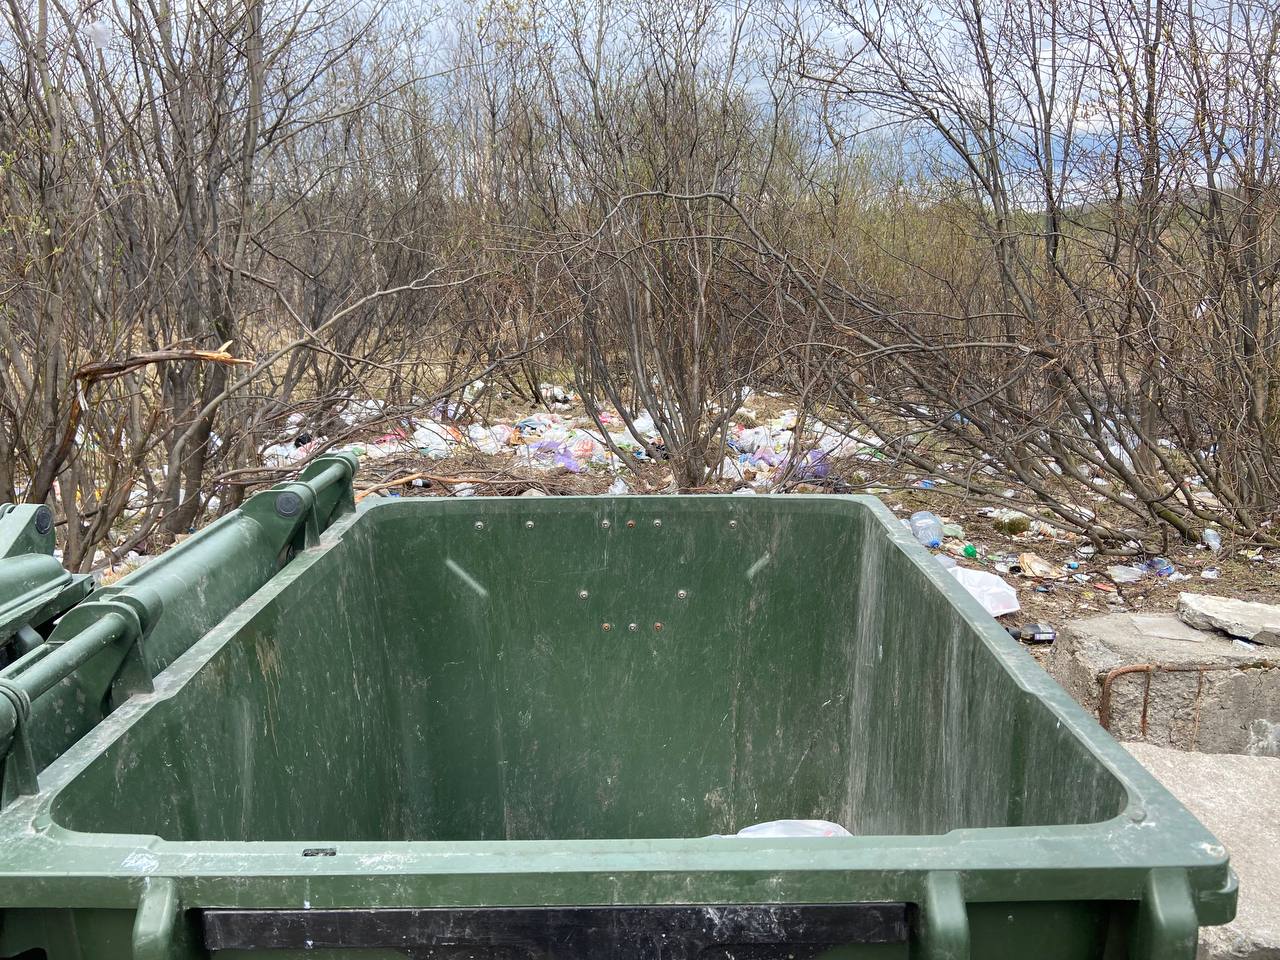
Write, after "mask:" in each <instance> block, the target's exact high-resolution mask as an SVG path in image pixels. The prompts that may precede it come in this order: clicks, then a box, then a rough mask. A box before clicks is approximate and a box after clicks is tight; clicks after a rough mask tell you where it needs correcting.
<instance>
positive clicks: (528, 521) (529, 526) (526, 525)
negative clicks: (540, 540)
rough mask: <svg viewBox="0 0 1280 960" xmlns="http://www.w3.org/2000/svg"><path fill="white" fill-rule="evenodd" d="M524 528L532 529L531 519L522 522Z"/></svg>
mask: <svg viewBox="0 0 1280 960" xmlns="http://www.w3.org/2000/svg"><path fill="white" fill-rule="evenodd" d="M524 528H525V529H526V530H532V529H533V521H532V520H526V521H525V522H524Z"/></svg>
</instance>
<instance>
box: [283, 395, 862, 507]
mask: <svg viewBox="0 0 1280 960" xmlns="http://www.w3.org/2000/svg"><path fill="white" fill-rule="evenodd" d="M481 386H483V384H481ZM542 393H543V398H544V401H545V405H546V407H547V409H546V410H540V411H538V412H535V413H532V414H530V415H528V416H526V417H523V418H521V419H519V420H513V421H511V422H505V421H498V422H494V423H484V422H480V421H479V420H478V419H476V418H469V417H468V416H467V411H466V407H465V406H464V405H458V404H450V405H437V407H436V408H435V409H434V410H432V411H431V414H430V415H429V416H425V417H415V418H413V419H410V420H405V421H402V422H400V423H398V424H397V425H396V426H395V427H393V428H391V429H388V430H385V431H384V432H383V433H381V434H378V435H375V436H373V437H372V438H370V439H368V440H366V441H362V442H358V443H352V444H348V445H346V446H344V447H341V448H339V449H346V450H351V451H354V452H355V453H356V454H358V455H359V456H361V457H366V458H369V459H372V460H377V459H383V458H386V457H391V456H396V455H403V454H407V453H416V454H418V455H420V456H424V457H428V458H431V459H445V458H447V457H451V456H455V455H457V454H459V453H464V452H467V451H478V452H480V453H484V454H489V455H500V454H509V455H510V457H511V465H512V466H513V467H521V468H525V469H531V470H560V469H563V470H568V471H569V472H571V473H582V472H584V471H588V470H593V469H598V470H602V471H606V472H611V473H618V472H620V471H622V470H624V469H626V464H625V463H624V459H626V458H630V459H632V460H634V461H635V462H637V463H643V462H646V461H652V460H662V459H665V444H664V441H663V438H662V436H661V434H660V433H659V431H658V429H657V426H656V425H655V423H654V421H653V418H652V417H651V416H650V415H649V414H647V413H640V414H638V415H636V416H633V417H628V418H624V417H623V416H622V415H621V414H619V413H618V412H617V411H616V410H610V409H605V410H602V411H600V419H599V423H598V424H597V423H596V421H594V420H592V419H591V418H590V417H587V416H585V415H580V416H573V415H571V414H570V413H569V411H570V410H572V409H573V408H574V407H575V405H576V401H577V398H576V397H575V396H574V395H573V393H572V392H571V391H569V390H566V389H565V388H563V387H559V386H556V385H553V384H543V385H542ZM340 419H341V420H342V422H343V423H345V424H348V425H354V424H357V423H359V422H362V421H364V422H378V421H383V422H385V420H386V416H385V408H384V406H383V405H382V404H381V403H380V402H379V401H377V400H368V401H363V402H358V403H357V402H353V403H351V404H348V406H347V408H346V409H345V410H344V411H343V412H342V413H341V415H340ZM468 421H469V422H468ZM797 427H798V414H797V412H796V411H795V410H784V411H783V412H782V413H781V414H779V415H778V416H776V417H774V418H772V419H770V420H768V421H767V422H765V423H763V424H761V423H757V422H756V412H755V411H754V410H752V409H751V408H750V407H744V408H743V409H741V410H740V411H739V413H738V416H737V417H736V418H735V419H734V420H733V421H732V422H731V423H729V424H728V425H727V427H726V430H725V434H724V453H725V455H724V457H723V460H722V462H721V463H720V464H719V465H718V467H717V468H716V469H714V470H712V471H711V474H712V476H713V477H714V476H719V477H721V478H724V479H728V480H731V481H735V482H738V483H741V484H745V485H749V486H751V487H753V488H768V487H772V486H774V485H775V484H777V483H778V482H779V481H780V480H782V479H783V478H786V479H789V480H793V481H809V482H815V481H822V480H825V479H827V478H828V477H829V476H830V473H831V460H832V458H833V457H855V458H863V459H875V458H877V457H879V456H880V454H879V452H878V450H877V447H878V446H879V441H878V440H877V438H875V437H874V436H868V435H865V434H860V433H858V432H857V431H846V430H841V429H840V428H838V427H836V426H833V425H831V424H828V423H825V422H823V421H821V420H816V419H810V420H808V421H807V422H806V423H805V426H804V429H803V431H802V435H801V436H800V437H799V438H797ZM601 428H603V429H601ZM319 442H320V441H318V440H317V439H316V438H315V437H314V436H313V435H312V434H311V433H309V432H308V431H307V429H306V424H305V422H304V420H303V418H302V417H301V416H294V417H291V418H289V420H288V421H287V422H286V424H285V436H284V437H282V438H280V439H278V440H277V441H276V442H274V443H271V444H270V445H268V446H267V447H266V448H265V449H263V450H262V460H263V463H264V464H265V465H267V466H272V467H282V466H288V465H290V464H293V463H296V462H298V461H300V460H303V459H306V458H307V457H309V456H311V455H312V454H313V453H314V452H315V451H316V449H317V445H318V443H319Z"/></svg>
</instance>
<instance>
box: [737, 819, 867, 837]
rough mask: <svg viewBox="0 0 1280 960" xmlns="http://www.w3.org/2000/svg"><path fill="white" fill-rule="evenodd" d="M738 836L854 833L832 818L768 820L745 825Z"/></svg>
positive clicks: (849, 834)
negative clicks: (834, 821) (831, 819)
mask: <svg viewBox="0 0 1280 960" xmlns="http://www.w3.org/2000/svg"><path fill="white" fill-rule="evenodd" d="M711 836H712V837H715V838H719V839H724V838H726V837H727V836H729V834H723V833H713V834H712V835H711ZM733 836H736V837H757V838H759V837H852V836H853V834H852V833H850V832H849V831H848V830H846V829H845V828H844V827H842V826H840V824H838V823H832V822H831V821H830V820H767V821H765V822H764V823H753V824H752V825H751V826H749V827H743V828H742V829H741V830H739V831H738V832H737V833H736V834H733Z"/></svg>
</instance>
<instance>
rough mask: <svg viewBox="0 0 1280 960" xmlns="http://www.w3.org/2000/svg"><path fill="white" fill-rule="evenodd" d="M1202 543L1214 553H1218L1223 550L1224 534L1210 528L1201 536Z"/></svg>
mask: <svg viewBox="0 0 1280 960" xmlns="http://www.w3.org/2000/svg"><path fill="white" fill-rule="evenodd" d="M1200 542H1201V543H1203V544H1204V545H1205V546H1206V547H1208V548H1209V549H1210V550H1212V551H1213V552H1214V553H1217V552H1218V551H1219V550H1221V549H1222V534H1220V533H1218V531H1217V530H1214V529H1213V528H1212V527H1210V528H1209V529H1207V530H1205V531H1204V532H1203V533H1202V534H1200Z"/></svg>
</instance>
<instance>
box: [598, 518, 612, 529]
mask: <svg viewBox="0 0 1280 960" xmlns="http://www.w3.org/2000/svg"><path fill="white" fill-rule="evenodd" d="M600 526H602V527H604V528H605V529H606V530H608V529H609V527H610V526H612V524H610V523H609V521H608V520H601V521H600Z"/></svg>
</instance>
